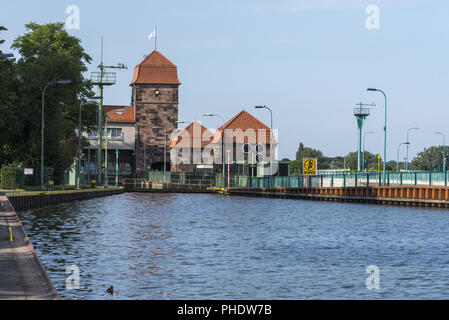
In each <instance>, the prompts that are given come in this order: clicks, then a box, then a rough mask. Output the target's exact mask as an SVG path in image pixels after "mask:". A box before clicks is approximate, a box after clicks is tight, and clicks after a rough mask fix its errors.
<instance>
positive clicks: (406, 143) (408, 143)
mask: <svg viewBox="0 0 449 320" xmlns="http://www.w3.org/2000/svg"><path fill="white" fill-rule="evenodd" d="M403 144H405V145H407V146H408V145H410V142H402V143H401V144H400V145H399V147H398V162H397V163H396V166H397V172H399V150H400V149H401V146H402V145H403Z"/></svg>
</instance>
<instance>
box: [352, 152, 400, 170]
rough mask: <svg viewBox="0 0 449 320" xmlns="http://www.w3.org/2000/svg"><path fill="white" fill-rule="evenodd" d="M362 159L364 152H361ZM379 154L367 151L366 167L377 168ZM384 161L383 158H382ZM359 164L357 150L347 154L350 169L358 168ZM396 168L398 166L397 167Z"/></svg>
mask: <svg viewBox="0 0 449 320" xmlns="http://www.w3.org/2000/svg"><path fill="white" fill-rule="evenodd" d="M361 161H363V153H362V154H361ZM377 161H378V160H377V155H375V154H372V153H371V152H369V151H365V168H366V169H368V170H377V169H378V168H377V166H378V163H377ZM381 161H382V160H381ZM357 164H358V157H357V152H350V153H349V154H348V155H347V156H346V168H349V169H350V170H357V169H358V168H357ZM395 165H396V162H395ZM395 170H396V167H395Z"/></svg>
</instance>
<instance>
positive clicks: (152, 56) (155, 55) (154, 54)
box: [137, 50, 176, 67]
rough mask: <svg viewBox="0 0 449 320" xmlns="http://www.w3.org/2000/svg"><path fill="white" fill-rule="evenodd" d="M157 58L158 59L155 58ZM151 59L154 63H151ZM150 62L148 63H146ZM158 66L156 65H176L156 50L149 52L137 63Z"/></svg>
mask: <svg viewBox="0 0 449 320" xmlns="http://www.w3.org/2000/svg"><path fill="white" fill-rule="evenodd" d="M156 59H159V60H156ZM151 60H153V61H154V62H155V63H152V62H151ZM147 62H150V63H147ZM144 65H145V66H158V67H162V66H164V67H176V65H175V64H174V63H173V62H171V61H170V60H169V59H168V58H167V57H166V56H164V55H163V54H162V53H160V52H159V51H157V50H154V51H153V52H151V53H150V54H149V55H148V56H146V57H145V59H143V60H142V61H141V62H140V63H139V64H138V65H137V67H140V66H144Z"/></svg>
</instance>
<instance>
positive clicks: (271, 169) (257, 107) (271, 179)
mask: <svg viewBox="0 0 449 320" xmlns="http://www.w3.org/2000/svg"><path fill="white" fill-rule="evenodd" d="M255 108H256V109H267V110H268V111H270V116H271V124H270V184H271V185H270V187H271V188H272V187H273V111H272V110H271V109H270V108H268V107H267V106H255Z"/></svg>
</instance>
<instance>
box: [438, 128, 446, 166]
mask: <svg viewBox="0 0 449 320" xmlns="http://www.w3.org/2000/svg"><path fill="white" fill-rule="evenodd" d="M435 134H438V135H440V136H442V137H443V172H446V136H445V135H444V133H442V132H435Z"/></svg>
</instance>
